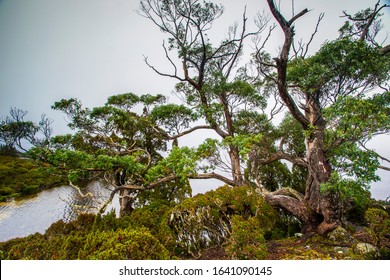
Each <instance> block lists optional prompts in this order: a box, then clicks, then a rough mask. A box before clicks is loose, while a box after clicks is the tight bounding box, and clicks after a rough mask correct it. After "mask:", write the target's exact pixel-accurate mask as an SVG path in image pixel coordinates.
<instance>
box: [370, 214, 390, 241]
mask: <svg viewBox="0 0 390 280" xmlns="http://www.w3.org/2000/svg"><path fill="white" fill-rule="evenodd" d="M364 217H365V219H366V221H367V223H368V225H369V227H370V228H371V229H373V230H374V232H375V233H376V234H377V235H382V236H383V235H385V234H390V216H389V214H388V213H387V212H386V211H384V210H382V209H378V208H370V209H368V210H367V211H366V213H365V215H364Z"/></svg>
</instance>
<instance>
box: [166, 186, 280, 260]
mask: <svg viewBox="0 0 390 280" xmlns="http://www.w3.org/2000/svg"><path fill="white" fill-rule="evenodd" d="M234 215H238V216H241V217H242V218H243V219H245V220H248V219H249V218H251V217H254V219H256V220H257V225H258V226H259V227H260V228H262V230H263V232H264V231H268V230H271V228H272V227H273V225H274V223H275V221H276V218H277V215H276V212H275V211H274V210H273V208H272V207H271V206H270V205H269V204H267V203H266V202H265V200H264V199H263V198H262V197H261V196H260V195H259V194H258V193H256V192H255V190H254V189H253V188H251V187H235V188H231V187H228V186H224V187H220V188H218V189H217V190H215V191H209V192H207V193H205V194H200V195H197V196H195V197H193V198H190V199H186V200H185V201H183V202H182V203H180V204H179V205H177V206H176V207H174V208H173V210H172V211H171V212H170V213H169V214H168V215H167V224H168V225H169V227H170V229H171V231H172V233H173V236H174V240H175V244H176V249H177V250H178V252H181V253H182V254H190V255H192V256H193V257H196V256H198V255H199V253H200V252H201V251H202V249H204V248H206V247H210V246H214V245H221V244H223V243H224V242H226V241H227V240H228V239H229V236H230V233H231V232H232V222H231V218H232V217H233V216H234Z"/></svg>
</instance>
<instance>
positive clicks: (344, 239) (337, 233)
mask: <svg viewBox="0 0 390 280" xmlns="http://www.w3.org/2000/svg"><path fill="white" fill-rule="evenodd" d="M328 238H329V240H330V241H333V242H334V243H337V244H346V245H350V244H355V243H356V239H355V238H353V237H352V235H351V234H349V232H348V231H346V230H345V229H344V228H343V227H340V226H339V227H337V228H335V229H334V230H333V231H332V232H331V233H329V235H328Z"/></svg>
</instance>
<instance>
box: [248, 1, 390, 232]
mask: <svg viewBox="0 0 390 280" xmlns="http://www.w3.org/2000/svg"><path fill="white" fill-rule="evenodd" d="M267 2H268V5H269V8H270V10H271V13H272V14H273V16H274V18H275V19H276V21H277V22H278V24H279V26H280V27H281V29H282V30H283V32H284V43H283V46H282V48H281V51H280V53H279V56H278V57H276V58H275V59H274V67H275V72H276V74H275V76H272V75H268V78H269V79H271V80H273V81H274V82H275V84H276V86H277V90H278V94H279V97H280V99H281V100H282V101H283V103H284V106H285V107H286V108H287V109H288V110H289V113H290V114H291V116H292V117H293V118H294V119H295V121H297V122H298V123H299V124H300V126H301V129H302V131H303V132H304V135H305V139H304V141H305V147H306V154H305V155H304V156H302V157H296V156H291V155H290V154H288V153H287V152H285V151H284V144H285V142H284V138H283V137H282V138H281V139H280V140H281V141H280V144H279V149H278V151H277V152H276V153H273V154H271V155H269V154H266V153H264V151H263V150H261V148H260V149H258V150H256V151H253V153H252V156H251V158H252V160H253V161H255V162H257V163H258V164H263V163H269V162H272V161H276V160H281V159H284V160H288V161H291V162H292V163H296V164H300V165H302V166H304V167H305V168H307V170H308V177H307V181H306V189H305V192H304V194H300V193H298V192H296V191H292V190H291V189H285V188H282V189H279V190H277V191H275V192H273V193H269V192H268V193H267V194H266V197H267V199H268V201H269V202H270V203H271V204H272V205H274V206H278V207H281V208H284V209H286V210H287V211H289V212H290V213H292V214H293V215H294V216H296V217H297V218H298V219H299V220H300V221H301V222H302V223H303V225H304V231H306V232H312V231H314V232H318V233H321V234H323V233H326V232H328V231H329V230H332V229H333V228H335V227H336V226H337V225H338V224H340V223H341V214H342V213H341V210H342V209H341V207H340V206H341V200H340V191H341V190H340V189H341V188H344V190H345V189H347V188H359V187H362V186H367V185H368V183H369V182H371V181H373V180H377V179H378V178H377V177H376V175H375V170H376V169H377V168H378V167H379V155H378V154H376V153H375V152H373V151H370V150H367V149H364V148H362V147H364V143H366V142H367V141H368V140H369V139H371V138H372V137H373V136H374V135H376V134H381V133H387V132H389V128H390V127H389V123H390V119H389V116H390V114H389V112H390V109H389V104H390V93H389V88H388V85H387V84H386V83H387V82H388V81H389V69H390V61H389V59H388V57H387V56H383V55H382V53H383V51H382V47H381V46H380V45H378V44H372V40H369V41H368V42H367V40H366V39H367V38H369V39H370V38H373V36H371V35H370V34H369V31H370V27H371V26H372V25H373V24H374V22H375V19H376V17H377V15H378V10H379V8H378V7H377V6H376V7H375V9H373V10H369V11H370V13H368V15H367V16H366V21H364V22H365V24H366V25H363V26H361V28H360V29H359V30H358V32H361V34H360V36H358V38H356V39H355V37H354V36H356V35H357V33H355V32H350V33H348V34H346V33H345V32H344V35H345V36H342V38H339V39H338V40H335V41H332V42H327V43H325V44H324V45H323V46H322V47H321V49H320V50H319V51H318V52H317V53H316V54H314V55H313V56H311V57H303V56H297V55H296V54H295V55H291V52H292V45H293V40H294V35H295V31H294V22H295V21H296V20H298V19H300V18H301V17H302V16H304V15H305V14H306V13H307V12H308V10H307V9H305V10H303V11H301V12H300V13H298V14H296V15H295V16H293V17H292V18H291V19H290V20H287V19H286V18H285V17H284V16H283V15H282V14H281V13H280V11H279V10H278V9H277V7H276V6H275V4H274V1H272V0H267ZM371 19H372V20H371ZM345 29H346V28H345V26H344V29H343V30H344V31H345ZM349 30H352V29H349ZM347 35H348V36H347ZM292 56H293V57H294V59H291V57H292ZM265 63H266V65H267V66H268V65H269V62H265ZM341 174H342V175H344V178H343V179H341V177H340V175H341ZM348 191H350V192H352V191H353V190H348Z"/></svg>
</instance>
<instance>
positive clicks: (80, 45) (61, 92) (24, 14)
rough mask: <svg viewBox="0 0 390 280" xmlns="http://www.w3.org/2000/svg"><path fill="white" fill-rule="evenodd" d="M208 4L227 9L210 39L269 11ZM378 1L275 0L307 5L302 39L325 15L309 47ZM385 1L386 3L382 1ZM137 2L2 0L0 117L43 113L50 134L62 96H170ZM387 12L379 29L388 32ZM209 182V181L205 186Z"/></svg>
mask: <svg viewBox="0 0 390 280" xmlns="http://www.w3.org/2000/svg"><path fill="white" fill-rule="evenodd" d="M214 2H215V3H220V4H222V5H223V6H225V12H224V14H223V16H222V17H221V18H220V19H219V20H218V21H217V22H216V23H215V24H214V27H213V30H212V31H211V32H210V38H211V39H212V40H215V41H220V40H222V39H223V36H224V34H226V31H227V29H228V27H229V26H230V25H232V24H233V23H234V22H238V23H239V22H240V21H241V18H242V13H243V11H244V7H245V6H246V10H247V16H248V20H249V21H250V22H251V21H252V20H253V19H254V17H255V15H256V13H257V12H259V11H262V10H265V11H266V12H267V13H268V8H267V4H266V1H265V0H241V1H238V0H219V1H214ZM376 2H377V0H360V1H357V0H343V1H340V0H328V1H313V0H311V1H310V0H293V1H292V0H276V3H277V4H278V5H280V7H281V9H282V12H283V13H284V14H285V15H286V17H288V16H289V15H291V14H292V12H293V11H294V13H295V14H296V13H298V12H299V11H301V10H302V9H304V8H308V9H309V10H310V12H309V13H308V14H306V15H305V16H304V17H302V18H301V19H299V20H298V21H297V22H296V30H297V35H296V37H297V38H301V37H302V38H303V39H306V40H307V39H308V38H309V37H310V35H311V33H312V31H313V29H314V25H315V22H316V20H317V18H318V16H319V14H320V13H321V12H324V13H325V17H324V19H323V21H322V23H321V25H320V27H319V31H318V34H317V36H316V37H315V39H314V41H313V44H312V49H311V50H312V51H313V52H315V51H316V50H317V49H318V48H319V46H320V45H321V43H323V42H324V41H325V40H332V39H335V38H336V37H337V35H338V34H337V30H338V28H339V27H340V26H341V25H342V23H343V22H344V19H343V18H341V17H340V15H341V14H342V11H343V10H346V11H348V12H349V13H351V14H353V13H355V12H356V11H359V10H361V9H364V8H367V7H373V6H374V5H375V3H376ZM385 2H387V3H388V4H390V1H388V0H387V1H383V0H382V3H385ZM292 3H294V5H292ZM138 7H139V1H138V0H66V1H65V0H0V116H5V115H7V114H8V112H9V109H10V107H17V108H20V109H23V110H26V111H28V112H29V113H28V115H27V118H28V119H30V120H33V121H38V120H39V118H40V116H41V114H42V113H44V114H46V115H47V116H48V117H50V118H51V119H53V120H54V123H53V127H54V134H62V133H66V132H69V130H68V128H67V127H66V119H65V116H64V115H63V114H62V113H60V112H56V111H53V110H51V108H50V107H51V106H52V105H53V104H54V102H55V101H59V100H60V99H62V98H71V97H76V98H78V99H80V100H81V101H82V103H83V104H84V105H85V106H86V107H89V108H92V107H94V106H100V105H103V104H104V103H105V101H106V99H107V97H108V96H111V95H115V94H120V93H125V92H133V93H136V94H147V93H149V94H164V95H167V96H168V97H170V98H171V100H174V97H173V94H172V90H173V87H174V85H175V82H176V81H175V80H173V79H169V78H166V77H161V76H158V75H157V74H156V73H154V72H153V71H152V70H151V69H150V68H148V67H147V66H146V64H145V63H144V61H143V57H144V56H147V57H148V58H149V61H150V62H151V63H152V64H154V65H155V66H157V67H160V68H159V69H166V68H164V67H166V66H167V62H166V60H164V52H163V49H162V47H161V45H162V42H163V40H164V39H166V37H165V36H164V34H162V33H161V32H160V31H159V29H158V28H156V27H155V26H154V25H153V24H152V23H151V22H149V21H148V20H147V19H145V18H143V17H141V16H140V15H138V14H137V13H136V10H137V9H138ZM387 10H388V11H386V12H385V15H384V17H383V23H384V32H383V33H384V34H385V33H386V32H387V33H390V11H389V10H390V9H387ZM278 32H279V33H278ZM280 35H281V33H280V30H278V31H276V32H275V36H274V37H273V38H272V40H271V41H270V42H269V44H268V45H267V49H268V50H269V51H271V52H275V53H276V52H277V50H278V48H279V46H280V44H281V43H282V37H281V36H280ZM389 37H390V34H389ZM389 41H390V39H389V40H388V41H387V44H389V43H390V42H389ZM192 138H193V137H192ZM388 141H389V135H387V136H382V137H380V138H378V139H375V140H374V141H373V142H372V143H371V147H373V148H375V150H376V151H378V152H380V153H381V154H383V155H384V156H386V157H387V158H390V145H388V144H387V145H386V143H388ZM380 176H381V178H382V181H381V182H379V183H376V184H375V185H374V187H373V190H372V193H373V196H374V197H377V198H386V197H387V196H390V172H387V173H386V172H380ZM210 184H215V182H212V183H207V184H205V185H209V186H210ZM202 187H203V188H206V187H207V186H200V187H199V188H200V189H202Z"/></svg>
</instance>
